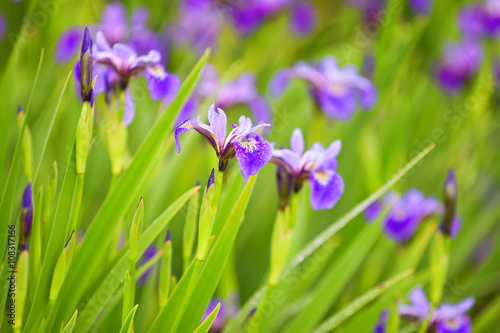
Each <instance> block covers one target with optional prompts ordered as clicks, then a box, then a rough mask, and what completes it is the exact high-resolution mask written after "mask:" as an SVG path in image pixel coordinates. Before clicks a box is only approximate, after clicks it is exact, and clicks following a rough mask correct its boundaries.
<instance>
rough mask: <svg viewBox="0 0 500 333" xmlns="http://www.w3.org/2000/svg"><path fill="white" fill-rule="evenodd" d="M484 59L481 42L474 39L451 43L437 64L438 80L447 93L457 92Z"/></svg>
mask: <svg viewBox="0 0 500 333" xmlns="http://www.w3.org/2000/svg"><path fill="white" fill-rule="evenodd" d="M482 60H483V50H482V48H481V45H480V44H478V43H476V42H472V41H464V42H462V43H457V44H450V45H448V46H447V47H446V48H445V51H444V55H443V58H442V59H441V60H440V62H439V63H438V65H437V68H436V80H437V81H438V83H439V85H440V86H441V88H442V89H443V90H444V91H445V92H446V93H447V94H454V93H457V92H459V91H461V90H462V88H463V86H464V84H465V83H466V82H467V81H468V80H469V79H471V78H472V77H473V76H474V75H475V74H476V73H477V71H478V70H479V67H480V66H481V62H482Z"/></svg>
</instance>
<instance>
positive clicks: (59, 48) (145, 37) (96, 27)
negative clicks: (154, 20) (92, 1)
mask: <svg viewBox="0 0 500 333" xmlns="http://www.w3.org/2000/svg"><path fill="white" fill-rule="evenodd" d="M148 16H149V12H148V10H147V9H145V8H144V7H138V8H136V9H135V10H134V12H133V13H132V18H131V21H130V25H129V24H128V22H127V21H128V18H127V9H126V8H125V5H124V4H123V3H121V2H111V3H109V4H108V5H107V6H106V7H105V8H104V10H103V12H102V14H101V22H100V23H97V24H93V25H90V26H89V29H90V31H91V34H92V35H94V34H95V33H96V32H97V31H101V32H102V33H103V34H104V36H105V37H106V39H107V40H108V41H109V42H110V43H111V44H116V43H122V44H126V45H128V46H129V47H131V48H133V49H134V50H135V51H136V52H137V53H139V54H142V53H147V52H149V51H150V50H156V51H158V52H161V54H162V57H164V55H165V54H164V53H165V52H164V50H163V49H164V48H163V47H162V46H161V44H160V42H159V38H158V36H157V35H156V34H155V33H154V32H152V31H151V30H150V29H149V28H148V27H147V20H148ZM81 38H82V34H81V28H80V27H70V28H68V29H67V30H66V31H65V32H63V34H62V35H61V37H59V40H58V42H57V45H56V50H55V58H56V61H57V62H60V63H64V62H68V61H70V60H71V59H73V57H74V56H75V55H76V52H77V50H78V46H79V41H80V40H81Z"/></svg>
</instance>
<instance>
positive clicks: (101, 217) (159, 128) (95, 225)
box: [54, 51, 209, 321]
mask: <svg viewBox="0 0 500 333" xmlns="http://www.w3.org/2000/svg"><path fill="white" fill-rule="evenodd" d="M208 55H209V51H207V52H205V54H204V55H203V56H202V58H201V59H200V61H199V62H198V63H197V64H196V66H195V68H194V69H193V71H192V72H191V74H190V75H189V76H188V78H187V79H186V81H185V82H184V83H183V84H182V86H181V88H180V90H179V92H178V94H177V96H176V98H175V100H174V101H173V102H172V103H171V104H170V105H169V106H168V107H167V109H166V110H165V111H164V112H163V113H162V114H161V115H160V117H159V119H158V120H157V121H156V123H155V125H154V126H153V128H152V129H151V130H150V132H149V133H148V135H147V137H146V138H145V139H144V141H143V143H142V144H141V146H140V147H139V148H138V150H137V151H136V153H135V155H134V157H133V158H132V161H131V162H130V165H129V166H128V168H127V169H126V170H125V171H124V172H123V174H122V175H121V176H120V178H118V180H117V181H116V183H115V184H114V186H113V187H112V188H111V191H110V193H109V194H108V196H107V197H106V199H105V201H104V203H103V204H102V206H101V207H100V209H99V211H98V212H97V214H96V216H95V218H94V220H93V221H92V223H91V224H90V226H89V228H88V229H87V232H86V234H85V237H84V239H83V241H82V243H81V244H80V246H79V249H78V251H77V253H76V255H75V260H74V262H73V265H71V267H70V270H69V272H68V276H67V278H66V279H65V282H64V284H63V287H62V290H61V292H62V293H63V294H64V295H66V296H67V297H65V299H64V301H63V300H58V302H56V305H55V310H54V311H55V313H56V318H57V320H58V321H59V320H64V319H65V318H67V317H69V309H71V308H74V307H75V306H76V304H77V303H78V301H79V298H80V297H81V296H82V295H83V293H84V291H85V288H86V287H88V284H89V283H90V280H91V277H92V275H93V273H94V270H95V269H96V268H97V267H98V265H99V263H100V262H102V260H103V259H104V256H105V255H106V247H107V242H105V241H103V237H102V236H103V235H109V234H111V233H112V231H113V230H114V229H115V227H116V225H117V224H118V221H119V220H120V218H121V217H122V216H123V214H124V213H125V211H126V209H127V207H129V206H130V205H131V204H133V201H134V200H136V198H137V196H138V195H137V192H138V190H139V189H140V186H141V183H142V181H143V180H144V179H145V176H146V175H147V174H148V169H149V168H150V167H151V166H152V165H153V164H154V162H155V159H156V156H157V155H158V154H159V153H160V152H161V150H162V145H163V141H164V140H165V138H166V137H167V136H168V134H169V131H166V130H165V129H167V128H171V126H172V123H173V121H174V118H175V116H176V115H177V113H178V112H179V110H180V109H181V108H182V106H183V105H184V103H185V101H186V100H187V98H188V96H189V94H190V93H191V91H192V89H193V87H194V86H195V85H196V83H197V82H198V79H199V76H200V73H201V70H202V68H203V65H204V64H205V62H206V61H207V59H208Z"/></svg>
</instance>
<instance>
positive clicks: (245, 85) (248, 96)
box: [182, 64, 272, 124]
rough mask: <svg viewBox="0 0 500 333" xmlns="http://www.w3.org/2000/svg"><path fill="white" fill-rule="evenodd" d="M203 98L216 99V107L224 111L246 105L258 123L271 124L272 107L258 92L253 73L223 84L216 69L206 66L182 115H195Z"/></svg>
mask: <svg viewBox="0 0 500 333" xmlns="http://www.w3.org/2000/svg"><path fill="white" fill-rule="evenodd" d="M202 98H213V99H215V105H217V107H219V108H221V109H224V110H227V109H229V108H231V107H233V106H237V105H242V104H243V105H246V106H248V108H249V109H250V112H251V113H252V116H253V118H254V119H255V120H256V122H257V123H265V124H269V123H271V116H272V110H271V107H270V105H269V103H268V102H267V100H266V99H265V98H264V96H262V95H261V94H260V93H259V92H258V91H257V83H256V78H255V75H254V74H253V73H251V72H244V73H242V74H240V75H239V76H238V77H237V78H236V79H234V80H233V81H228V82H221V80H220V78H219V74H218V73H217V70H216V69H215V67H214V66H212V65H210V64H207V65H205V67H204V68H203V73H202V78H201V80H200V83H199V84H198V85H197V87H196V89H195V93H194V95H193V96H192V97H191V98H190V99H189V100H188V102H187V103H186V105H185V106H184V107H183V111H182V113H183V114H184V115H191V114H193V113H194V111H195V109H196V108H197V107H198V106H199V104H200V102H199V100H201V99H202Z"/></svg>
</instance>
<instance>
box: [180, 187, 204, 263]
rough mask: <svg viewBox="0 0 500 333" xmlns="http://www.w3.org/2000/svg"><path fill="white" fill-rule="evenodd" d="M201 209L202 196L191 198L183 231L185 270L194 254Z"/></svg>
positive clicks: (183, 261)
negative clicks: (197, 223)
mask: <svg viewBox="0 0 500 333" xmlns="http://www.w3.org/2000/svg"><path fill="white" fill-rule="evenodd" d="M199 209H200V196H199V195H195V196H193V197H192V198H191V199H190V200H189V205H188V211H187V215H186V222H185V223H184V231H183V233H182V240H183V241H182V267H183V271H186V269H187V268H188V266H189V262H190V261H191V257H192V255H193V247H194V242H195V240H196V222H197V220H198V214H199Z"/></svg>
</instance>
